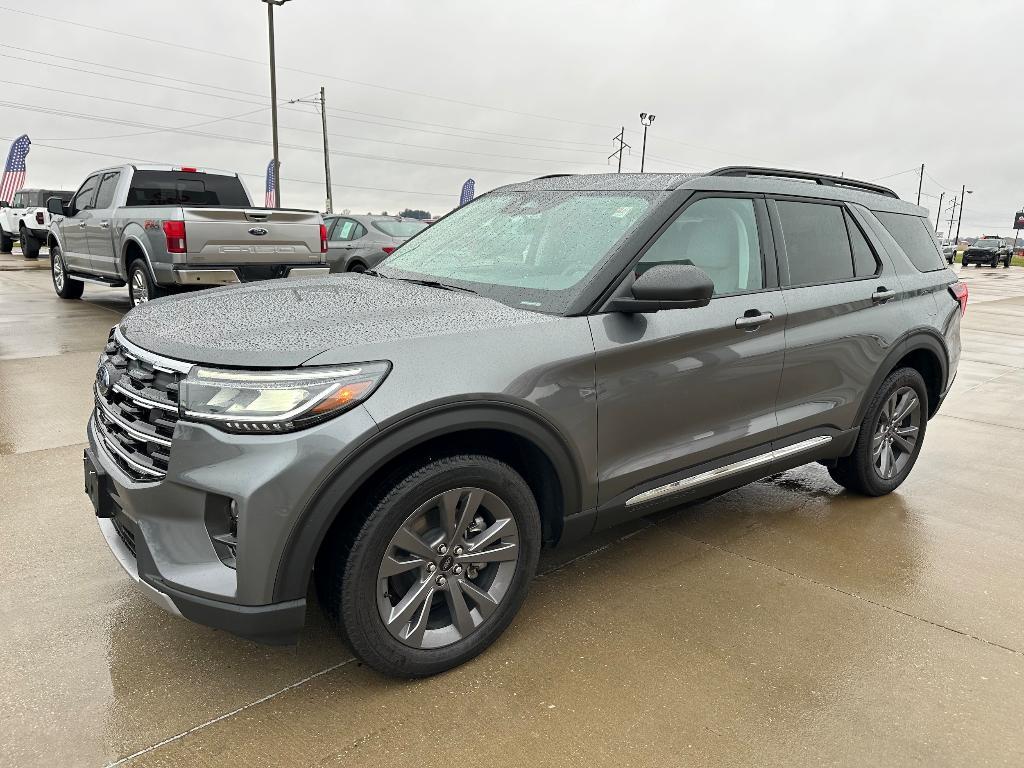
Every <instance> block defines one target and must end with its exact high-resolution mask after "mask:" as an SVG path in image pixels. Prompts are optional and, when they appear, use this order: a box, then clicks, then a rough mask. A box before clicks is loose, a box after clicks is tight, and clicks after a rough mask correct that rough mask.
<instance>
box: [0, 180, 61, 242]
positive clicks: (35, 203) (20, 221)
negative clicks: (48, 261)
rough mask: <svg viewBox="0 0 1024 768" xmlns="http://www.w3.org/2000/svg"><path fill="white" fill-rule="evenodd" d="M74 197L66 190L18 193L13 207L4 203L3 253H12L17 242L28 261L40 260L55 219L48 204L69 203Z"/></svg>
mask: <svg viewBox="0 0 1024 768" xmlns="http://www.w3.org/2000/svg"><path fill="white" fill-rule="evenodd" d="M73 194H74V193H73V192H70V191H68V190H64V189H23V190H21V191H20V192H17V193H15V195H14V199H13V200H11V201H10V204H8V202H7V201H6V200H0V253H10V252H11V251H12V250H13V248H14V241H15V239H17V240H20V241H21V252H22V254H24V256H25V258H26V259H36V258H39V246H41V245H42V244H43V243H45V242H46V235H47V233H48V232H49V229H50V216H51V215H52V214H50V212H49V211H48V210H47V209H46V201H47V200H49V199H50V198H51V197H58V198H60V199H61V200H63V201H64V202H67V201H68V200H70V199H71V195H73Z"/></svg>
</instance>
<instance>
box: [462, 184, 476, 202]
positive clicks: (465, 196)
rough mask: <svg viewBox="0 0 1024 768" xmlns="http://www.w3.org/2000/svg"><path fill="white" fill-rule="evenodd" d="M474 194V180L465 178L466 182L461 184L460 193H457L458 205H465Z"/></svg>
mask: <svg viewBox="0 0 1024 768" xmlns="http://www.w3.org/2000/svg"><path fill="white" fill-rule="evenodd" d="M475 194H476V182H475V181H473V180H472V179H466V183H465V184H463V185H462V194H461V195H459V205H460V206H461V205H465V204H466V203H468V202H470V201H471V200H472V199H473V196H474V195H475Z"/></svg>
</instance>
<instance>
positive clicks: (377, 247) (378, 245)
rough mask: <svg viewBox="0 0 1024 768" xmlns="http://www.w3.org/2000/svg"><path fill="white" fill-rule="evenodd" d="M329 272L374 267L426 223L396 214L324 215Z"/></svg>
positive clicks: (352, 270) (423, 227)
mask: <svg viewBox="0 0 1024 768" xmlns="http://www.w3.org/2000/svg"><path fill="white" fill-rule="evenodd" d="M324 223H325V224H326V225H327V263H328V264H330V267H331V272H365V271H366V270H367V269H373V268H374V267H375V266H377V265H378V264H379V263H380V262H381V261H383V260H384V259H385V258H386V257H388V256H390V255H391V253H392V251H394V250H395V249H396V248H397V247H398V246H400V245H401V244H402V243H404V242H405V241H406V240H408V239H409V238H410V237H412V236H413V235H415V234H416V233H417V232H419V231H420V230H422V229H426V227H427V225H426V224H425V223H424V222H422V221H420V220H419V219H405V218H401V217H399V216H373V215H368V216H352V215H345V216H324Z"/></svg>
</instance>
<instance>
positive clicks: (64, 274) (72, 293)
mask: <svg viewBox="0 0 1024 768" xmlns="http://www.w3.org/2000/svg"><path fill="white" fill-rule="evenodd" d="M50 278H51V279H52V280H53V290H54V291H55V292H56V294H57V295H58V296H60V297H61V298H62V299H80V298H82V291H83V290H85V283H83V282H82V281H81V280H75V279H73V278H72V277H71V276H70V275H68V268H67V265H66V264H65V263H64V254H62V253H61V252H60V248H59V247H58V246H56V245H55V246H53V247H52V248H50Z"/></svg>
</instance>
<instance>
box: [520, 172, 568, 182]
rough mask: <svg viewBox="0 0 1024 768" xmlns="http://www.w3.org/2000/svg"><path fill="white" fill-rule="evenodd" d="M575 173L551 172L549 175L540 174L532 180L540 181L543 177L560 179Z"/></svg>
mask: <svg viewBox="0 0 1024 768" xmlns="http://www.w3.org/2000/svg"><path fill="white" fill-rule="evenodd" d="M575 175H576V174H575V173H549V174H548V175H547V176H538V177H537V178H535V179H530V181H540V180H541V179H560V178H562V177H563V176H575Z"/></svg>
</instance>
